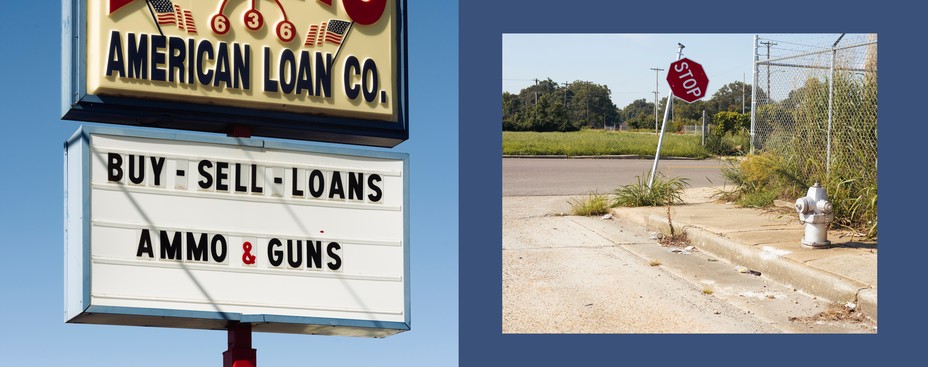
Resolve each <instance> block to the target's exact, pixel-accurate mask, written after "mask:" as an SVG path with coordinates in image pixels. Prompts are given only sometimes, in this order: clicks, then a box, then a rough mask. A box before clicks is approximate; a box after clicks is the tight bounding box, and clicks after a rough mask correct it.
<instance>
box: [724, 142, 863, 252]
mask: <svg viewBox="0 0 928 367" xmlns="http://www.w3.org/2000/svg"><path fill="white" fill-rule="evenodd" d="M799 156H800V155H799V154H796V155H789V154H786V153H783V152H764V153H761V154H758V155H749V156H747V157H745V158H744V159H743V160H741V161H740V162H732V163H731V165H730V166H729V167H725V168H723V169H722V175H723V176H724V177H725V180H726V183H727V184H732V186H731V187H729V188H727V189H725V190H723V191H720V192H718V193H716V195H717V197H719V198H720V199H722V200H726V201H732V202H734V203H735V204H737V205H740V206H744V207H755V208H762V207H769V206H772V205H773V201H774V200H775V199H782V200H786V201H794V200H796V199H797V198H800V197H803V196H805V194H806V191H807V190H808V188H809V187H810V186H812V184H813V183H815V182H820V183H821V184H822V185H823V186H824V187H825V188H826V189H827V191H828V200H829V201H831V203H832V204H833V205H834V215H835V222H834V223H833V224H832V225H833V226H841V227H846V228H849V229H853V230H856V231H858V232H860V233H862V234H864V235H865V236H866V237H868V238H874V237H876V235H877V223H878V221H877V193H876V189H877V185H876V179H875V177H867V174H868V172H869V171H867V170H858V171H855V172H851V171H850V170H849V169H844V170H841V169H832V172H831V175H830V176H829V175H825V174H824V172H826V170H825V167H824V162H820V161H816V160H813V159H811V158H808V157H806V158H802V159H801V158H800V157H799Z"/></svg>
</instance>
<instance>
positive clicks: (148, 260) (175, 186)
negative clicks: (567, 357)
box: [66, 127, 409, 337]
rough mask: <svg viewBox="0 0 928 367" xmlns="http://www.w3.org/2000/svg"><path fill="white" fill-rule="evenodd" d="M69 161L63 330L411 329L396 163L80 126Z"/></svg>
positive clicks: (402, 172)
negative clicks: (80, 326)
mask: <svg viewBox="0 0 928 367" xmlns="http://www.w3.org/2000/svg"><path fill="white" fill-rule="evenodd" d="M66 158H67V159H66V162H67V163H66V165H67V166H66V185H67V210H66V211H67V220H66V222H67V224H66V225H67V244H66V247H67V248H66V258H67V259H66V264H67V269H66V277H67V279H66V282H67V295H66V319H67V321H68V322H78V323H80V322H86V323H104V324H123V325H154V326H168V327H190V328H214V329H223V328H225V327H226V324H227V323H228V322H229V321H239V322H249V323H253V324H254V326H253V327H254V330H255V331H272V332H291V333H312V334H334V335H359V336H378V337H379V336H386V335H392V334H395V333H397V332H401V331H405V330H408V329H409V277H408V275H409V272H408V269H409V262H408V259H409V257H408V226H407V223H408V214H407V211H406V209H407V203H408V193H407V182H408V181H407V177H406V169H407V164H408V156H407V155H406V154H399V153H387V152H365V151H358V150H344V149H333V148H327V149H323V148H313V147H308V146H306V145H302V144H289V143H280V142H272V141H263V140H257V139H233V138H219V137H205V136H194V135H185V136H178V135H176V134H167V133H161V132H132V131H131V130H126V129H113V128H88V127H83V128H82V130H79V131H78V133H76V134H75V136H74V137H73V138H72V139H71V140H70V141H69V142H68V144H67V145H66Z"/></svg>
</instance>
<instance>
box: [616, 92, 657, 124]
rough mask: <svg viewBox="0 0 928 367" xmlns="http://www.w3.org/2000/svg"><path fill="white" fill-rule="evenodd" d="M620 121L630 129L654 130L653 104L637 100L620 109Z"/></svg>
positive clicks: (644, 100)
mask: <svg viewBox="0 0 928 367" xmlns="http://www.w3.org/2000/svg"><path fill="white" fill-rule="evenodd" d="M621 121H623V122H625V124H627V125H628V127H630V128H632V129H654V103H650V102H648V101H647V100H646V99H644V98H642V99H638V100H634V101H632V103H629V104H628V106H625V108H623V109H622V116H621Z"/></svg>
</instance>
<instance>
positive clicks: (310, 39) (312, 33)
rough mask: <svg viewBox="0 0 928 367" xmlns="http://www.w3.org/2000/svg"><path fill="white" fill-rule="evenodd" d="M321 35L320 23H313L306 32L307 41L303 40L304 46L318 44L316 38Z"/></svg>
mask: <svg viewBox="0 0 928 367" xmlns="http://www.w3.org/2000/svg"><path fill="white" fill-rule="evenodd" d="M318 36H319V25H318V24H313V25H311V26H309V31H308V32H306V42H303V46H307V47H312V46H314V45H315V44H316V38H317V37H318Z"/></svg>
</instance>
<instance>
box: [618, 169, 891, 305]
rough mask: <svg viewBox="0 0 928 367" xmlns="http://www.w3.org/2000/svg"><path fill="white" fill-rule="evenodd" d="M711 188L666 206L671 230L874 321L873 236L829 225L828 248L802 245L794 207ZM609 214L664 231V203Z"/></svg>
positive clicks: (703, 248)
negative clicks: (757, 202) (732, 199)
mask: <svg viewBox="0 0 928 367" xmlns="http://www.w3.org/2000/svg"><path fill="white" fill-rule="evenodd" d="M717 191H718V188H711V187H710V188H691V189H688V190H686V193H685V195H684V200H685V202H686V204H684V205H676V206H673V207H671V212H670V214H671V215H670V217H671V220H672V221H673V226H674V228H675V230H677V231H681V230H682V231H684V232H685V233H686V234H687V237H688V238H689V240H690V243H691V244H692V245H695V246H696V247H698V248H699V249H700V250H701V251H705V252H707V253H710V254H712V255H714V256H717V257H720V258H723V259H726V260H727V261H729V262H731V263H733V264H738V265H741V266H745V267H747V268H749V269H751V270H756V271H759V272H761V273H762V274H763V275H764V276H767V277H769V278H770V279H773V280H775V281H777V282H780V283H783V284H787V285H791V286H792V287H794V288H796V289H798V290H800V291H803V292H806V293H808V294H811V295H813V296H816V297H818V298H822V299H826V300H829V301H832V302H836V303H841V304H844V303H847V302H851V303H854V304H856V305H857V308H858V309H859V310H860V311H861V312H863V313H864V314H865V315H867V316H868V317H870V318H871V319H873V320H874V321H876V320H877V244H876V240H865V239H863V238H862V237H856V236H854V234H852V233H850V232H848V231H841V230H835V229H834V228H832V229H831V230H829V232H828V239H829V240H830V241H831V242H832V245H831V246H830V247H828V248H824V249H812V248H807V247H803V246H802V245H801V244H800V240H801V239H802V236H803V231H804V229H803V226H802V225H801V224H800V223H799V217H798V214H796V213H795V211H789V210H781V211H776V210H764V209H752V208H739V207H737V206H735V205H734V204H729V203H721V202H717V201H715V200H714V199H713V198H712V195H713V194H714V193H715V192H717ZM787 209H788V208H787ZM612 214H613V215H614V216H615V217H617V218H622V219H624V220H627V221H630V222H632V223H635V224H638V225H642V226H645V227H648V228H649V229H651V230H655V231H661V232H664V233H668V232H669V227H668V221H667V208H666V207H642V208H614V209H613V210H612Z"/></svg>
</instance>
